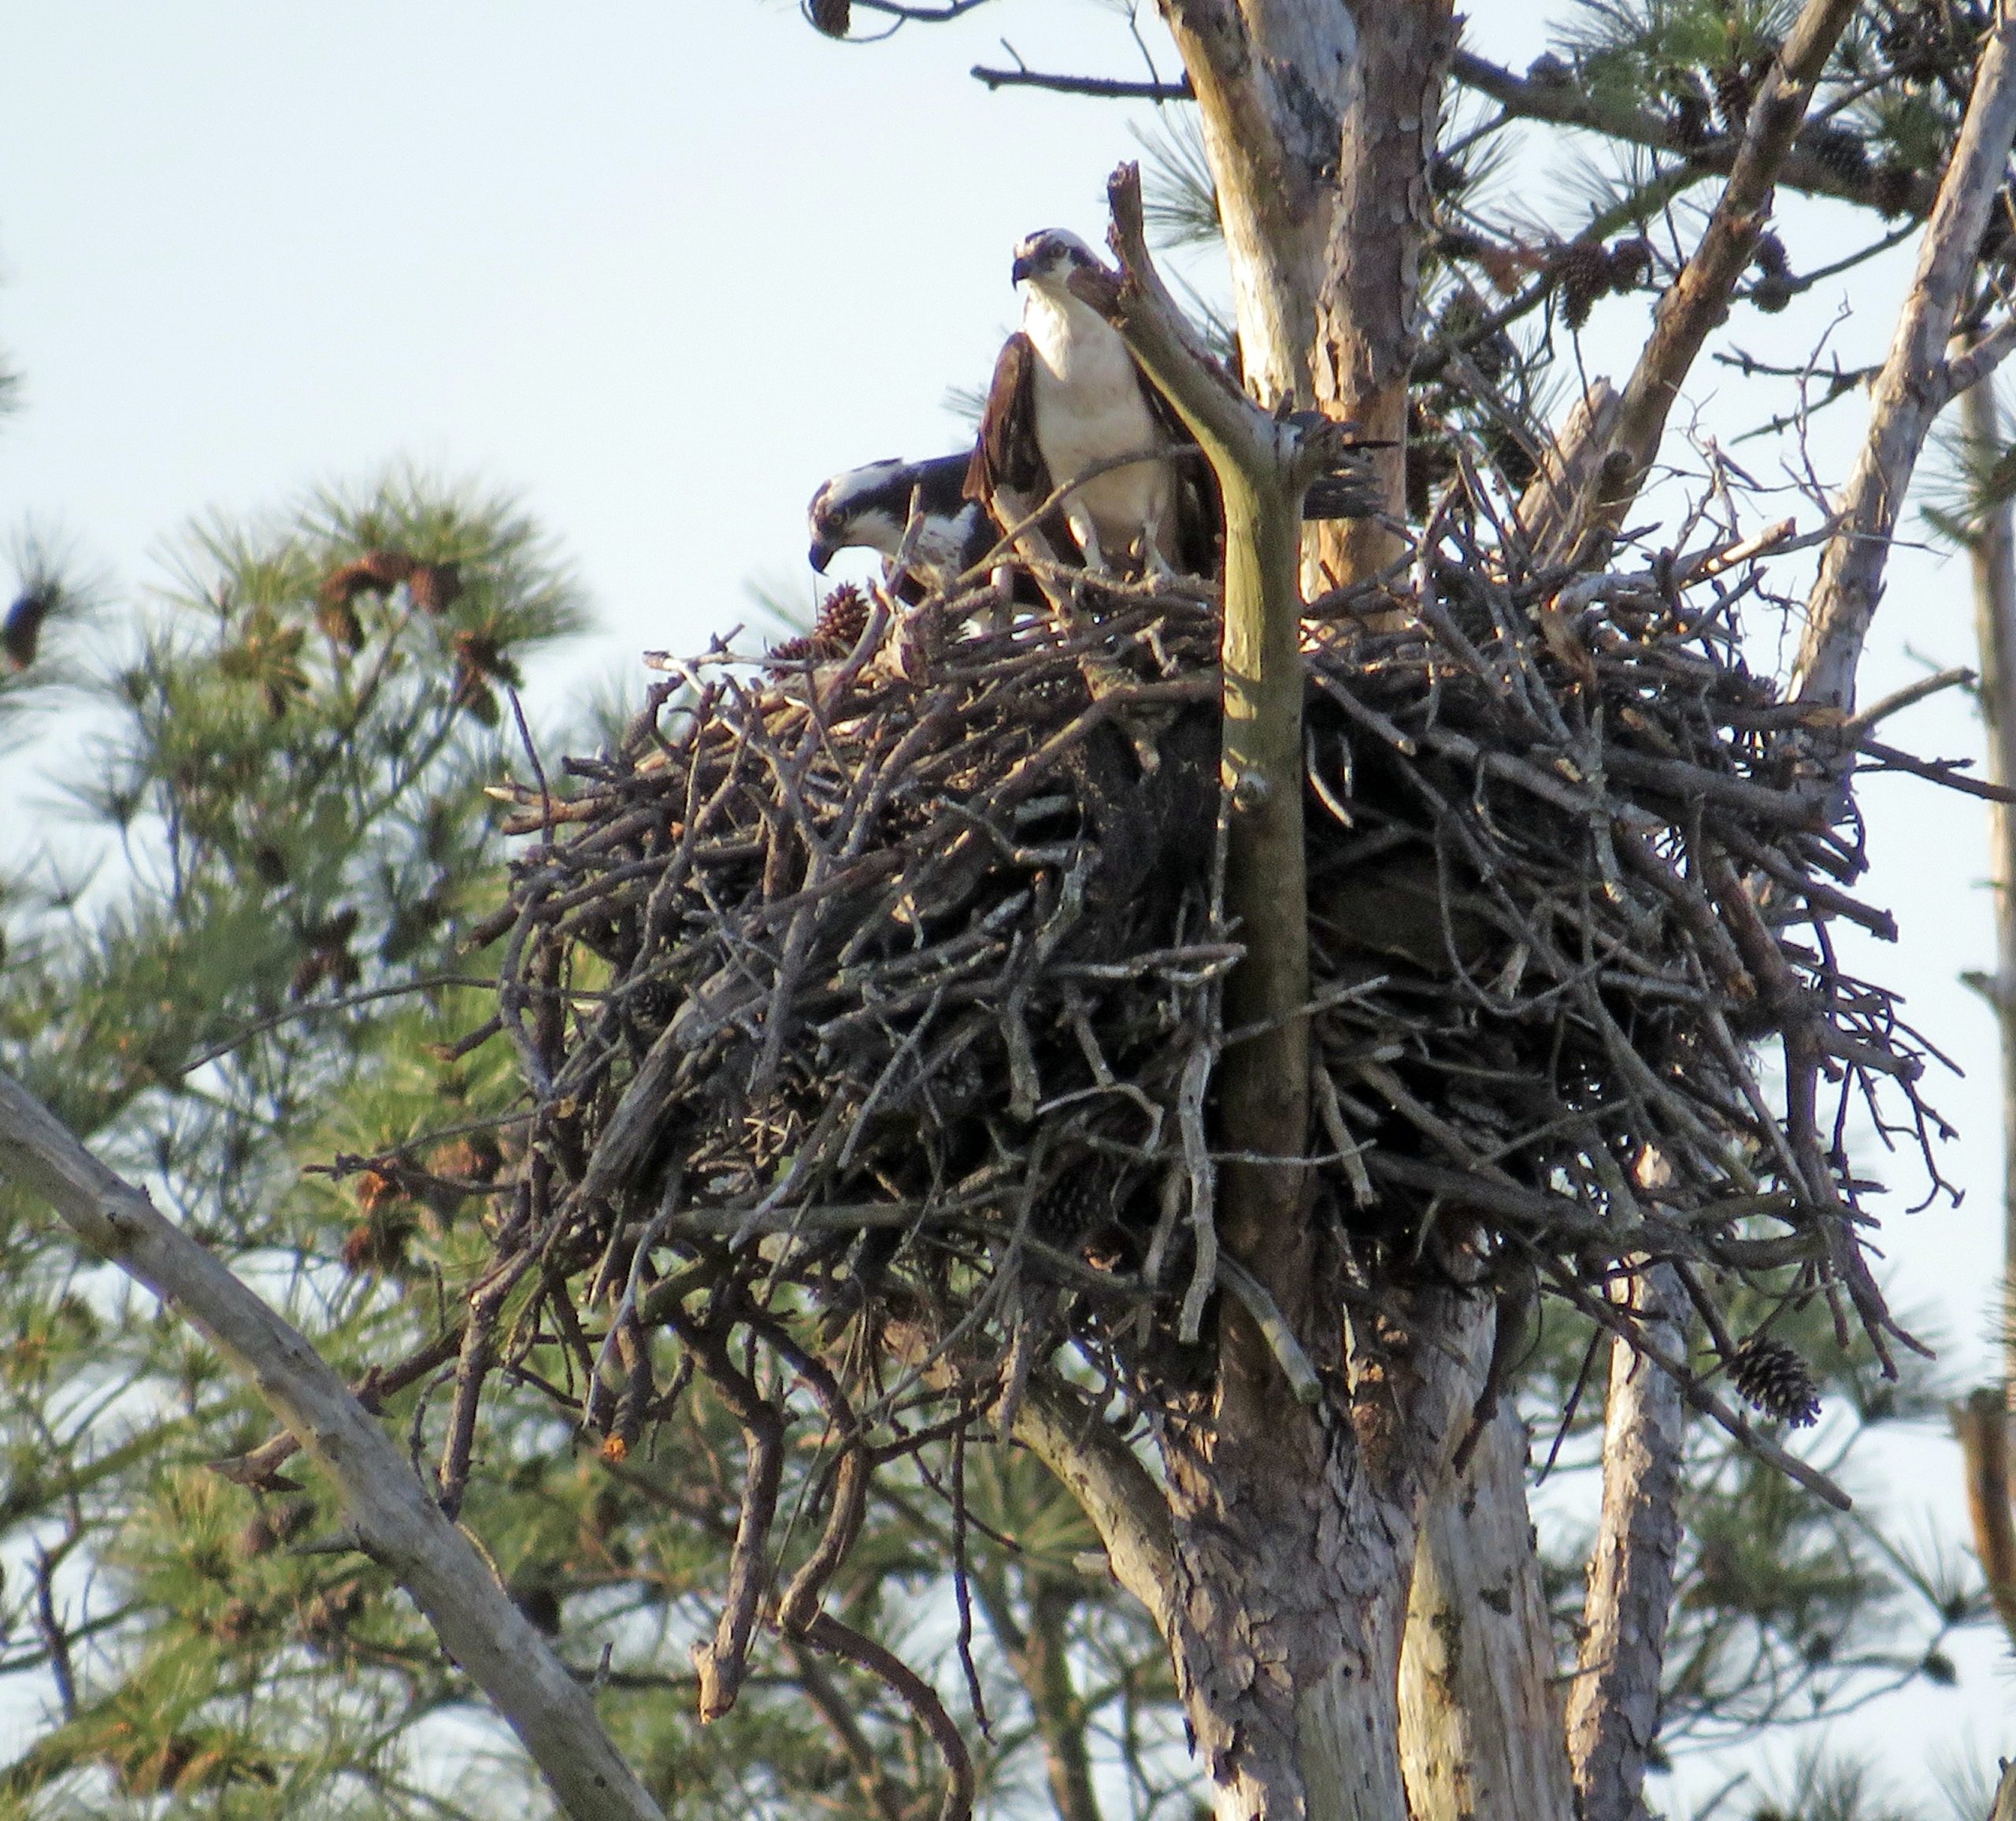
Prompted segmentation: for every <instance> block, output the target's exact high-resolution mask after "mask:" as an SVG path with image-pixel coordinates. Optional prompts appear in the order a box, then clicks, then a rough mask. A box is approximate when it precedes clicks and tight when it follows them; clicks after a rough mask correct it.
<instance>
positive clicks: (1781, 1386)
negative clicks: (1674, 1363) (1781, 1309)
mask: <svg viewBox="0 0 2016 1821" xmlns="http://www.w3.org/2000/svg"><path fill="white" fill-rule="evenodd" d="M1729 1382H1730V1384H1732V1385H1734V1386H1735V1387H1736V1393H1737V1395H1738V1396H1740V1397H1741V1398H1742V1399H1743V1400H1744V1403H1746V1404H1748V1405H1749V1406H1750V1407H1751V1408H1752V1409H1753V1410H1759V1411H1762V1412H1763V1413H1764V1415H1766V1416H1768V1417H1770V1418H1772V1419H1774V1420H1775V1421H1777V1422H1784V1423H1788V1424H1789V1425H1790V1426H1792V1428H1794V1429H1805V1428H1807V1427H1809V1426H1811V1425H1812V1424H1813V1423H1814V1422H1818V1420H1819V1417H1820V1391H1819V1387H1818V1386H1817V1385H1815V1384H1814V1382H1813V1374H1812V1372H1811V1371H1810V1370H1809V1369H1808V1367H1807V1363H1806V1362H1805V1361H1804V1360H1803V1359H1801V1358H1800V1357H1799V1354H1798V1353H1797V1352H1795V1350H1794V1349H1793V1348H1791V1347H1789V1346H1788V1345H1787V1344H1785V1343H1784V1341H1773V1340H1772V1339H1770V1338H1769V1337H1767V1336H1766V1335H1763V1334H1752V1335H1751V1337H1750V1338H1749V1339H1748V1340H1747V1341H1744V1343H1743V1344H1742V1345H1740V1347H1738V1348H1736V1352H1735V1353H1734V1354H1733V1356H1731V1357H1730V1359H1729Z"/></svg>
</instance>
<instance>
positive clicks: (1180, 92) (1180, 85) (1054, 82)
mask: <svg viewBox="0 0 2016 1821" xmlns="http://www.w3.org/2000/svg"><path fill="white" fill-rule="evenodd" d="M967 74H969V76H972V77H973V80H974V81H976V82H981V83H986V85H987V86H988V87H989V88H990V89H1000V88H1039V89H1043V90H1044V91H1047V93H1049V94H1051V95H1089V96H1091V98H1093V99H1095V100H1096V101H1152V102H1166V101H1195V99H1196V98H1197V91H1195V89H1193V88H1192V87H1191V86H1190V78H1189V77H1188V76H1185V77H1184V79H1183V80H1181V81H1180V82H1128V81H1127V80H1125V79H1123V78H1121V77H1117V76H1058V75H1054V74H1052V73H1051V72H1048V71H1046V70H1040V69H997V68H995V67H994V66H993V65H989V64H984V63H976V64H975V65H973V68H972V69H970V70H969V71H968V72H967Z"/></svg>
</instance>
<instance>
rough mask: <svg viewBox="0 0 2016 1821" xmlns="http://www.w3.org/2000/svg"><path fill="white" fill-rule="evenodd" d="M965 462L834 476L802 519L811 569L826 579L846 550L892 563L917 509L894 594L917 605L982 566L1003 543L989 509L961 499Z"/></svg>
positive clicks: (942, 459) (955, 459) (874, 465)
mask: <svg viewBox="0 0 2016 1821" xmlns="http://www.w3.org/2000/svg"><path fill="white" fill-rule="evenodd" d="M969 460H970V458H969V457H968V456H965V455H940V456H938V457H936V458H934V459H933V460H932V461H928V462H869V463H868V464H867V465H865V466H864V467H860V468H850V469H847V472H846V473H843V474H836V475H835V476H834V477H832V480H828V481H826V482H825V484H823V485H821V488H820V489H819V491H817V493H815V494H813V496H812V504H811V506H810V507H809V508H808V509H807V510H806V520H807V521H808V523H809V524H810V528H811V532H812V547H811V549H810V551H809V552H808V553H807V555H808V558H809V560H810V562H811V564H812V566H813V568H814V569H817V570H818V572H819V573H821V575H824V574H825V573H826V566H827V564H828V563H829V562H832V560H833V556H834V554H835V552H836V551H843V550H874V551H880V552H881V553H882V554H883V555H884V556H885V557H888V558H894V557H895V554H896V553H897V551H899V549H901V548H902V541H903V534H904V532H906V530H907V529H908V528H909V527H910V513H911V510H912V508H913V506H914V508H915V510H917V512H918V513H919V514H921V517H922V520H923V522H922V523H921V525H919V526H918V528H917V541H916V543H914V544H913V545H912V547H911V549H910V566H909V573H907V574H906V576H905V577H903V578H902V581H901V583H900V584H899V587H898V589H897V592H898V593H899V595H901V596H902V598H903V599H905V600H906V601H909V602H911V603H916V602H917V601H919V600H921V599H923V597H924V595H925V594H926V593H927V592H929V591H931V590H932V589H934V588H947V587H949V586H950V584H951V583H952V582H953V581H954V580H957V579H958V577H960V576H962V575H964V574H965V573H966V572H967V571H968V570H969V569H972V568H973V566H974V565H976V563H979V562H981V561H983V560H984V558H985V557H986V556H987V554H988V551H991V550H992V549H993V548H994V547H995V543H996V542H997V541H999V537H1000V533H999V531H998V530H997V529H996V528H995V524H994V521H993V520H992V519H991V517H989V516H988V510H987V508H986V506H984V505H983V504H982V503H980V501H978V500H976V499H967V498H966V497H965V493H964V491H963V489H964V488H965V479H966V467H967V464H968V462H969Z"/></svg>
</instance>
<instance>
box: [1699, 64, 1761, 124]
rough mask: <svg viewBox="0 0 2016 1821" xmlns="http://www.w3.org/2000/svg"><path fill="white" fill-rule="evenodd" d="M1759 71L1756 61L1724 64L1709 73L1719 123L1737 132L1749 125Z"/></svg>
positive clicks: (1755, 97) (1755, 96)
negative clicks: (1720, 120) (1719, 119)
mask: <svg viewBox="0 0 2016 1821" xmlns="http://www.w3.org/2000/svg"><path fill="white" fill-rule="evenodd" d="M1761 74H1762V72H1761V71H1760V70H1758V68H1757V66H1756V65H1755V62H1754V61H1753V62H1750V63H1725V64H1724V65H1722V66H1721V68H1720V69H1712V70H1710V71H1709V72H1708V80H1709V82H1710V83H1711V84H1712V85H1713V86H1714V91H1715V111H1716V112H1717V113H1719V114H1720V115H1721V117H1722V124H1723V126H1724V127H1725V128H1727V129H1728V130H1729V132H1733V133H1740V132H1742V131H1743V129H1744V128H1745V127H1746V126H1747V125H1748V124H1750V109H1751V105H1752V104H1753V103H1754V102H1755V101H1756V99H1757V80H1758V76H1760V75H1761Z"/></svg>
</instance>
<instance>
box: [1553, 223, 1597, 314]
mask: <svg viewBox="0 0 2016 1821" xmlns="http://www.w3.org/2000/svg"><path fill="white" fill-rule="evenodd" d="M1554 279H1555V284H1558V286H1559V287H1561V313H1562V317H1564V318H1565V319H1566V321H1567V324H1568V326H1569V328H1572V329H1579V328H1581V326H1582V325H1584V323H1585V322H1587V321H1588V320H1589V312H1590V310H1591V309H1592V307H1594V306H1595V301H1596V299H1598V298H1599V297H1601V296H1602V295H1603V294H1604V292H1606V291H1608V290H1609V289H1610V254H1608V253H1607V252H1606V251H1605V250H1603V248H1602V247H1597V246H1593V245H1592V244H1591V243H1589V242H1588V241H1586V240H1577V241H1573V242H1572V243H1569V245H1568V246H1566V247H1562V249H1561V250H1559V251H1558V253H1556V254H1555V256H1554Z"/></svg>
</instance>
